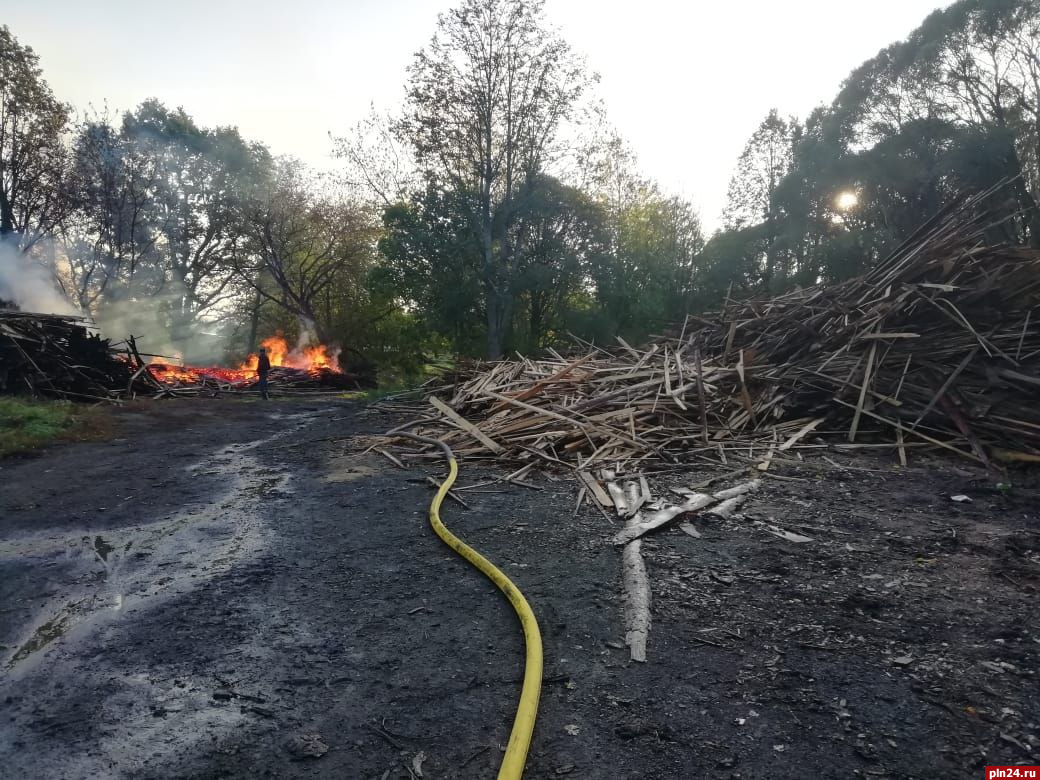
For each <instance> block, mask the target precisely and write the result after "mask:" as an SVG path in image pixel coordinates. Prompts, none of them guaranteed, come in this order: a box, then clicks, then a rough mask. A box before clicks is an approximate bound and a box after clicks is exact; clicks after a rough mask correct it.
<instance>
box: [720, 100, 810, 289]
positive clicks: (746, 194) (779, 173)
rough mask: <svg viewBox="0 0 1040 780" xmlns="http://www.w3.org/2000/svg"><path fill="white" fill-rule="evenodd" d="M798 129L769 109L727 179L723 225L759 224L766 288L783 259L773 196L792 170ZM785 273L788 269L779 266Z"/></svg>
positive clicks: (795, 124) (795, 125)
mask: <svg viewBox="0 0 1040 780" xmlns="http://www.w3.org/2000/svg"><path fill="white" fill-rule="evenodd" d="M800 133H801V128H800V126H799V124H798V122H797V121H796V120H794V119H791V120H790V121H785V120H784V119H782V118H781V117H780V115H779V113H777V110H776V109H775V108H774V109H772V110H771V111H770V112H769V114H768V116H766V118H765V119H764V120H762V123H761V124H760V125H759V126H758V129H756V130H755V132H754V133H752V135H751V138H750V139H748V142H747V143H746V144H745V145H744V151H743V152H741V155H740V158H739V160H738V161H737V170H736V173H734V175H733V178H732V179H731V180H730V184H729V193H728V196H727V204H726V210H725V213H724V215H723V217H724V220H725V224H726V227H727V228H728V229H731V230H740V229H742V228H747V227H751V226H754V225H759V224H762V225H764V229H763V230H762V231H760V232H761V233H762V239H763V246H762V249H763V254H764V258H763V262H762V281H763V283H764V286H765V288H766V290H772V288H773V287H774V285H775V279H774V277H775V275H776V273H777V270H778V268H777V266H778V264H780V263H781V262H782V259H781V257H780V252H779V247H778V246H777V238H778V232H779V228H778V226H777V224H776V223H777V220H776V213H775V208H774V206H775V204H774V198H775V196H776V192H777V189H778V188H779V186H780V182H781V181H782V180H783V178H784V177H785V176H786V175H787V174H788V173H789V172H790V170H791V161H792V153H793V148H794V143H795V141H796V140H797V138H798V136H799V135H800ZM780 270H782V271H783V272H785V273H784V275H785V276H786V275H787V272H789V270H790V269H788V268H782V269H780Z"/></svg>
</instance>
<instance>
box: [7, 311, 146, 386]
mask: <svg viewBox="0 0 1040 780" xmlns="http://www.w3.org/2000/svg"><path fill="white" fill-rule="evenodd" d="M133 372H134V369H133V367H132V365H131V364H130V362H129V361H128V360H127V359H126V358H125V356H122V357H121V356H120V355H119V353H118V351H117V350H116V349H115V348H114V347H113V345H112V344H111V343H110V342H109V341H108V340H107V339H103V338H101V336H99V335H98V334H97V333H95V332H93V331H92V329H91V328H90V327H89V321H88V320H85V319H83V318H81V317H71V316H61V315H56V314H34V313H30V312H22V311H18V310H16V309H0V393H20V394H28V395H32V396H48V397H52V398H67V399H70V400H76V401H111V400H114V399H115V398H117V397H118V396H119V395H120V394H122V393H124V392H125V391H126V390H127V388H128V386H129V384H130V379H131V376H132V375H133Z"/></svg>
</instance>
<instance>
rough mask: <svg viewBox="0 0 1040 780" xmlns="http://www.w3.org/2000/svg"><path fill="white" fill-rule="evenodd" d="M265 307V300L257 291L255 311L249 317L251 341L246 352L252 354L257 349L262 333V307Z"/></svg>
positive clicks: (254, 300)
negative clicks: (257, 342)
mask: <svg viewBox="0 0 1040 780" xmlns="http://www.w3.org/2000/svg"><path fill="white" fill-rule="evenodd" d="M262 305H263V298H262V297H261V296H260V291H259V290H257V292H256V296H255V297H254V298H253V310H252V312H251V313H250V316H249V340H248V341H247V342H246V352H252V351H253V350H254V349H255V348H256V339H257V336H258V335H259V331H260V307H261V306H262Z"/></svg>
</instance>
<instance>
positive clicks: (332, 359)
mask: <svg viewBox="0 0 1040 780" xmlns="http://www.w3.org/2000/svg"><path fill="white" fill-rule="evenodd" d="M260 343H261V346H263V347H264V348H265V349H266V350H267V358H268V360H270V361H271V367H272V368H277V367H284V368H295V369H298V370H302V371H308V372H311V373H317V372H319V371H322V370H331V371H339V370H340V368H339V350H338V349H335V348H333V349H330V348H329V347H327V346H325V345H323V344H318V345H316V346H310V347H298V348H296V349H289V345H288V344H287V343H286V341H285V338H284V337H283V336H282V335H281V334H277V335H275V336H271V338H268V339H264V340H263V341H262V342H260ZM258 362H259V355H258V354H256V353H252V354H250V355H249V357H247V358H246V359H245V361H244V362H243V363H242V364H241V365H239V367H238V368H221V367H219V366H175V365H170V364H168V363H159V362H155V363H151V364H149V366H148V370H149V371H150V372H151V373H152V375H153V376H154V377H155V378H156V379H158V380H159V381H160V382H164V383H166V384H178V383H186V384H195V383H197V382H201V381H203V380H205V379H213V380H216V381H218V382H223V383H227V384H240V383H248V382H254V381H256V378H257V377H256V367H257V364H258Z"/></svg>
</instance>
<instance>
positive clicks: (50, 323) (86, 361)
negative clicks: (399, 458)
mask: <svg viewBox="0 0 1040 780" xmlns="http://www.w3.org/2000/svg"><path fill="white" fill-rule="evenodd" d="M263 344H264V346H265V347H266V348H267V349H268V353H269V356H270V360H271V365H272V368H271V372H270V374H269V376H268V384H269V391H270V393H271V394H272V395H294V396H296V395H322V394H338V393H340V392H342V391H344V390H356V389H359V388H362V387H372V386H374V376H373V375H372V374H371V373H363V372H361V373H345V372H343V371H341V370H340V368H339V363H338V360H337V355H336V353H335V352H331V351H329V350H328V349H327V348H326V347H323V346H316V347H304V348H302V349H297V350H291V349H289V347H288V346H287V344H286V342H285V340H284V339H283V338H281V337H280V336H275V337H272V338H270V339H267V340H266V341H264V342H263ZM256 366H257V355H255V354H254V355H250V356H249V359H248V360H246V362H244V363H243V364H242V365H240V366H239V367H238V368H221V367H217V366H211V367H193V366H184V365H174V364H172V363H167V362H160V361H159V360H156V356H154V355H147V354H144V353H142V352H140V351H139V350H138V347H137V343H136V341H135V340H134V338H133V337H130V338H128V339H127V341H125V342H119V343H112V342H111V341H109V340H108V339H104V338H102V337H101V336H100V335H98V334H97V333H96V332H94V328H93V326H92V324H91V323H90V321H89V320H88V319H86V318H83V317H75V316H65V315H56V314H35V313H29V312H22V311H18V310H17V309H14V308H11V309H0V393H23V394H27V395H32V396H48V397H55V398H67V399H70V400H79V401H117V400H119V399H122V398H127V397H133V396H136V395H148V396H154V397H157V398H162V397H175V396H190V395H215V394H220V393H256V392H259V391H258V389H257V383H258V380H257V372H256Z"/></svg>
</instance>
